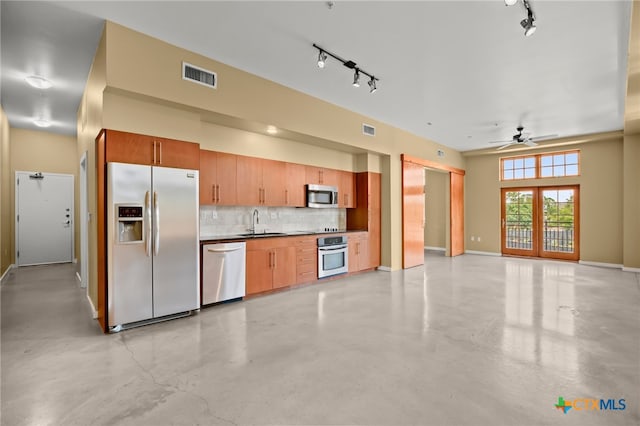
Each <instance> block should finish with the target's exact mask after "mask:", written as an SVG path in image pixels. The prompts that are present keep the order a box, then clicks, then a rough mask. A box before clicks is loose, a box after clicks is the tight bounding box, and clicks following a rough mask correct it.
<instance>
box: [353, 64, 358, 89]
mask: <svg viewBox="0 0 640 426" xmlns="http://www.w3.org/2000/svg"><path fill="white" fill-rule="evenodd" d="M353 87H360V73H359V72H358V69H357V68H356V71H355V72H354V73H353Z"/></svg>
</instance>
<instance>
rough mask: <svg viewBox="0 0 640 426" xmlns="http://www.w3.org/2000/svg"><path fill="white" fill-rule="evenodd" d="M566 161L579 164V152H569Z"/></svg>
mask: <svg viewBox="0 0 640 426" xmlns="http://www.w3.org/2000/svg"><path fill="white" fill-rule="evenodd" d="M565 162H566V163H567V164H578V153H577V152H572V153H571V154H567V155H566V157H565Z"/></svg>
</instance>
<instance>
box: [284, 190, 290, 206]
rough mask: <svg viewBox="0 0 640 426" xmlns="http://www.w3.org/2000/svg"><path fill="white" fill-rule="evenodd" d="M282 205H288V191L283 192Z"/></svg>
mask: <svg viewBox="0 0 640 426" xmlns="http://www.w3.org/2000/svg"><path fill="white" fill-rule="evenodd" d="M284 203H285V204H287V205H288V204H289V190H288V189H285V190H284Z"/></svg>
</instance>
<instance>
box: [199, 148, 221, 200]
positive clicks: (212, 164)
mask: <svg viewBox="0 0 640 426" xmlns="http://www.w3.org/2000/svg"><path fill="white" fill-rule="evenodd" d="M216 161H217V153H216V152H214V151H205V150H202V151H200V183H199V184H200V204H201V205H207V204H215V203H216V194H217V190H216Z"/></svg>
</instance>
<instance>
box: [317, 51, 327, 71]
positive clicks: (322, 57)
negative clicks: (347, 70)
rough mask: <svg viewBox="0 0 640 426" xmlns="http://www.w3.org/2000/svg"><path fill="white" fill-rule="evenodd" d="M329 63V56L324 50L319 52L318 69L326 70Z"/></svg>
mask: <svg viewBox="0 0 640 426" xmlns="http://www.w3.org/2000/svg"><path fill="white" fill-rule="evenodd" d="M326 61H327V54H326V53H324V52H323V51H322V50H321V51H320V52H318V68H324V66H325V64H326Z"/></svg>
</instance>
